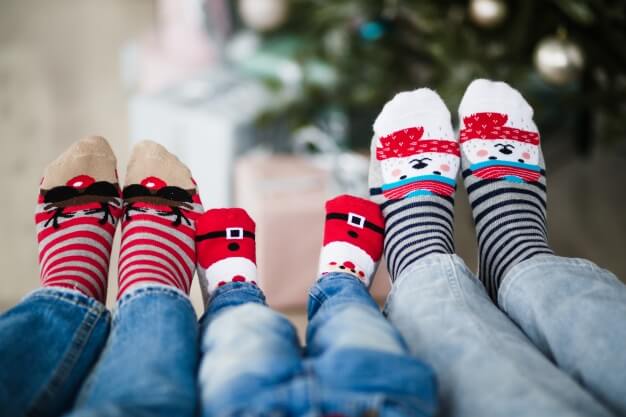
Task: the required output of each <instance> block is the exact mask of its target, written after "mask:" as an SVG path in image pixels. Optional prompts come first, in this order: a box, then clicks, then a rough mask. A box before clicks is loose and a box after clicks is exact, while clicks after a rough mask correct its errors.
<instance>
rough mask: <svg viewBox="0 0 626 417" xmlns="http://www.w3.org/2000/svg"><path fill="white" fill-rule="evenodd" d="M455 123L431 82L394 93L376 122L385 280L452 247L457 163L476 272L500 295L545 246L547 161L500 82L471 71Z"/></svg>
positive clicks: (374, 174) (518, 99)
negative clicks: (514, 272)
mask: <svg viewBox="0 0 626 417" xmlns="http://www.w3.org/2000/svg"><path fill="white" fill-rule="evenodd" d="M459 120H460V123H461V126H460V132H459V134H458V135H455V134H454V132H453V130H452V124H451V121H450V112H449V111H448V109H447V108H446V106H445V104H444V103H443V101H442V100H441V98H440V97H439V96H438V95H437V94H436V93H435V92H434V91H432V90H430V89H427V88H421V89H418V90H415V91H410V92H403V93H399V94H397V95H396V96H395V97H394V98H393V99H392V100H391V101H389V102H388V103H387V104H386V105H385V106H384V108H383V109H382V111H381V113H380V115H379V116H378V118H377V119H376V121H375V123H374V132H375V137H374V139H373V141H372V147H371V152H372V157H371V163H370V175H369V182H370V195H371V198H372V200H373V201H375V202H377V203H378V204H379V205H380V207H381V210H382V212H383V216H384V221H385V244H384V247H385V249H384V251H385V258H386V260H387V265H388V269H389V272H390V274H391V278H392V280H394V281H395V280H396V279H397V278H398V277H399V276H400V275H401V274H402V272H403V271H406V270H407V269H408V268H410V267H411V265H413V264H414V263H415V262H417V261H419V260H420V259H423V258H424V257H427V256H429V255H432V254H452V253H454V239H453V221H454V194H455V190H456V178H457V173H458V170H459V167H460V169H461V172H462V177H463V180H464V183H465V187H466V189H467V192H468V195H469V200H470V205H471V208H472V214H473V218H474V223H475V226H476V233H477V240H478V248H479V256H480V259H479V265H480V269H479V278H480V279H481V281H482V282H483V283H484V285H485V287H486V289H487V290H488V292H489V294H490V296H491V297H492V298H493V299H494V300H497V291H498V288H499V285H500V282H501V280H502V278H503V277H504V276H505V275H506V273H507V272H508V271H509V270H510V269H511V268H512V267H513V266H515V265H516V264H518V263H520V262H522V261H524V260H526V259H529V258H531V257H533V256H537V255H539V254H550V253H552V250H551V249H550V247H549V246H548V243H547V230H546V178H545V164H544V161H543V156H542V153H541V148H540V137H539V133H538V130H537V127H536V126H535V124H534V122H533V110H532V108H531V107H530V105H529V104H528V103H527V102H526V100H524V98H523V97H522V96H521V94H520V93H519V92H518V91H517V90H515V89H513V88H511V87H510V86H509V85H507V84H506V83H503V82H492V81H489V80H482V79H479V80H475V81H474V82H472V83H471V84H470V85H469V87H468V88H467V90H466V92H465V94H464V96H463V99H462V101H461V104H460V106H459Z"/></svg>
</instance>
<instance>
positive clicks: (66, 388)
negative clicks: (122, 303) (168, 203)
mask: <svg viewBox="0 0 626 417" xmlns="http://www.w3.org/2000/svg"><path fill="white" fill-rule="evenodd" d="M115 165H116V161H115V156H114V155H113V151H112V150H111V147H110V146H109V144H108V143H107V141H106V140H105V139H103V138H101V137H88V138H84V139H82V140H79V141H77V142H75V143H74V144H72V146H70V147H69V149H67V150H66V151H65V152H63V154H61V155H60V156H59V157H58V158H57V159H56V160H54V161H53V162H51V163H50V164H49V165H48V166H47V167H46V169H45V172H44V175H43V178H42V180H41V186H40V189H39V196H38V199H37V209H36V214H35V225H36V230H37V241H38V243H39V266H40V280H41V285H42V287H44V288H42V289H40V290H37V291H36V292H34V293H33V294H31V295H30V296H28V297H27V298H26V299H25V300H24V301H23V302H21V303H20V304H19V305H17V306H16V307H14V308H13V309H11V310H9V311H8V312H6V313H4V314H3V315H2V316H1V317H0V333H1V334H2V337H1V338H0V362H1V363H0V365H2V366H1V368H0V369H2V376H1V377H0V410H2V414H3V415H11V416H22V415H46V416H47V415H57V414H59V413H60V412H62V411H64V410H66V409H67V408H68V407H69V406H71V404H72V402H73V400H74V395H75V394H76V392H77V391H78V389H79V387H80V384H81V382H82V380H83V378H84V377H85V376H86V374H87V372H88V370H89V368H90V367H91V365H92V364H93V362H94V361H95V360H96V359H97V357H98V354H99V352H100V350H101V349H102V346H103V344H104V342H105V340H106V336H107V333H108V326H109V313H108V312H107V311H106V309H105V308H104V305H103V304H102V303H103V302H104V299H105V298H106V287H107V275H108V269H109V257H110V253H111V242H112V240H113V234H114V233H115V224H116V222H117V218H118V217H119V215H120V206H121V199H120V190H119V186H118V184H117V176H116V174H115ZM102 213H105V216H103V215H102Z"/></svg>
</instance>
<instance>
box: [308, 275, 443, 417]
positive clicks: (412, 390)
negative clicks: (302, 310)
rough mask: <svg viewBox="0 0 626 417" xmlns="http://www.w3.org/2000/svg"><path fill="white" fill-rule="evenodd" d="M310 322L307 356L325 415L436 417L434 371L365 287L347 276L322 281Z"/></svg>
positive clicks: (312, 303) (313, 299)
mask: <svg viewBox="0 0 626 417" xmlns="http://www.w3.org/2000/svg"><path fill="white" fill-rule="evenodd" d="M309 320H310V324H309V328H308V332H307V352H308V354H309V355H310V356H312V357H313V366H314V369H315V374H316V376H317V378H318V380H319V384H320V386H321V392H322V394H323V395H324V398H325V401H323V404H322V408H323V412H326V413H340V414H343V415H349V416H351V415H354V416H357V415H366V413H367V412H368V411H370V412H373V411H376V412H378V414H377V415H381V416H433V415H435V412H436V410H437V388H436V386H437V384H436V381H435V375H434V373H433V371H432V369H431V368H430V366H428V365H427V364H425V363H424V362H422V361H421V360H419V359H417V358H415V357H412V356H411V355H410V353H409V350H408V348H407V346H406V344H405V343H404V340H403V339H402V337H401V336H400V334H399V333H398V331H397V330H395V329H394V328H393V327H392V326H391V324H390V323H389V322H388V321H387V320H385V318H384V317H383V315H382V314H381V313H380V311H379V309H378V306H377V305H376V302H375V301H374V300H373V299H372V297H371V296H370V294H369V292H368V291H367V288H366V287H365V286H364V285H363V283H362V282H360V281H359V280H357V279H355V278H354V277H353V276H351V275H350V274H346V273H337V272H333V273H331V274H328V275H326V276H324V277H322V278H321V279H320V280H319V281H318V282H317V284H316V285H315V286H314V287H313V288H312V290H311V293H310V297H309ZM374 398H376V400H375V401H373V399H374Z"/></svg>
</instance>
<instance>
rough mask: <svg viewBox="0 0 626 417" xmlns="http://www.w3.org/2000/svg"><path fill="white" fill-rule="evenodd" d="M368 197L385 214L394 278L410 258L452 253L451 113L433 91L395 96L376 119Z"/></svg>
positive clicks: (455, 164)
mask: <svg viewBox="0 0 626 417" xmlns="http://www.w3.org/2000/svg"><path fill="white" fill-rule="evenodd" d="M374 133H375V137H374V140H373V141H372V148H371V153H372V156H371V162H370V174H369V184H370V195H371V198H372V200H374V201H375V202H377V203H378V204H380V206H381V209H382V212H383V217H384V218H385V242H384V248H385V249H384V253H385V258H386V260H387V268H388V270H389V273H390V275H391V279H392V281H395V279H396V278H397V277H398V276H399V275H400V274H401V273H402V271H404V270H405V269H406V268H407V267H409V266H410V265H411V264H413V263H414V262H416V261H418V260H419V259H422V258H423V257H425V256H427V255H431V254H436V253H453V252H454V237H453V218H454V193H455V190H456V175H457V172H458V169H459V146H458V143H457V142H456V139H455V138H454V134H453V133H452V124H451V122H450V112H449V111H448V109H447V108H446V106H445V104H444V103H443V101H442V100H441V98H440V97H439V96H438V95H437V93H435V92H434V91H432V90H429V89H427V88H421V89H419V90H415V91H410V92H403V93H400V94H397V95H396V96H395V97H394V98H393V99H392V100H391V101H389V102H388V103H387V104H386V105H385V106H384V108H383V110H382V111H381V113H380V115H379V116H378V118H377V119H376V122H375V123H374Z"/></svg>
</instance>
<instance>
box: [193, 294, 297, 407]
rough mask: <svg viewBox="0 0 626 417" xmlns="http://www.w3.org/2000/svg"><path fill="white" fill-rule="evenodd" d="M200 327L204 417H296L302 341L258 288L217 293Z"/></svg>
mask: <svg viewBox="0 0 626 417" xmlns="http://www.w3.org/2000/svg"><path fill="white" fill-rule="evenodd" d="M200 326H201V348H200V349H201V360H200V371H199V381H198V382H199V384H200V398H201V408H202V416H217V415H239V414H237V413H244V412H246V411H247V412H249V413H250V415H266V414H265V413H270V412H271V411H273V412H277V413H279V414H280V412H283V413H286V414H289V413H290V400H289V399H290V397H291V396H290V395H288V392H289V391H290V386H291V381H292V380H293V378H294V377H295V376H296V375H298V374H300V373H301V372H302V358H301V349H300V346H299V342H298V336H297V333H296V330H295V328H294V327H293V325H292V324H291V323H290V322H289V320H287V319H286V318H285V317H283V316H282V315H280V314H278V313H276V312H274V311H272V310H271V309H270V308H269V307H267V305H266V304H265V297H264V296H263V293H262V292H261V290H260V289H259V288H258V287H257V286H256V285H254V284H250V283H245V282H241V283H240V282H230V283H228V284H225V285H223V286H221V287H219V288H218V289H216V290H215V293H214V295H213V298H212V301H211V303H210V305H209V308H208V310H207V312H206V313H205V315H204V317H203V318H202V320H201V322H200ZM280 415H282V414H280Z"/></svg>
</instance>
